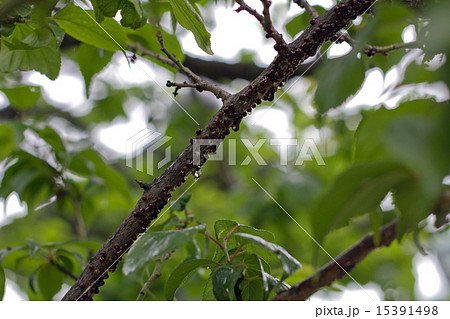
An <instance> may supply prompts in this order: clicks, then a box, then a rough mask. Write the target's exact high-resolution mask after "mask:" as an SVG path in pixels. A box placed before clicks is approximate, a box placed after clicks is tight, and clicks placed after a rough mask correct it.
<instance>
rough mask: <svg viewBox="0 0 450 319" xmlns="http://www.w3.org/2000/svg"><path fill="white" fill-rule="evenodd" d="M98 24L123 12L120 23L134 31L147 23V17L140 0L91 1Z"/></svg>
mask: <svg viewBox="0 0 450 319" xmlns="http://www.w3.org/2000/svg"><path fill="white" fill-rule="evenodd" d="M91 3H92V6H93V7H94V13H95V18H96V20H97V22H99V23H102V22H103V20H104V19H105V17H111V18H112V17H115V16H116V14H117V11H119V10H121V12H120V14H121V16H122V19H121V20H120V23H121V24H122V25H123V26H124V27H130V28H132V29H136V28H140V27H142V26H143V25H144V24H145V23H146V20H147V18H146V16H145V14H144V9H143V7H142V3H141V1H140V0H91Z"/></svg>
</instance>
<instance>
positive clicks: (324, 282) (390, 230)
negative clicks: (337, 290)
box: [274, 220, 397, 300]
mask: <svg viewBox="0 0 450 319" xmlns="http://www.w3.org/2000/svg"><path fill="white" fill-rule="evenodd" d="M396 227H397V221H396V220H394V221H393V222H391V223H389V224H387V225H386V226H384V227H383V228H382V229H381V231H380V234H381V238H380V241H379V243H376V242H375V240H374V235H373V234H370V235H367V236H365V237H364V238H363V239H362V240H361V241H360V242H358V243H357V244H356V245H354V246H352V247H351V248H350V249H348V250H347V251H345V252H343V253H342V254H341V255H339V256H338V257H336V259H335V261H336V262H335V261H334V260H333V261H331V262H329V263H328V264H326V265H325V266H323V267H322V268H320V269H319V270H318V271H317V272H316V273H315V274H314V275H312V276H310V277H308V278H307V279H305V280H304V281H302V282H301V283H299V284H297V285H295V286H293V287H292V288H290V289H288V290H285V291H282V292H280V293H279V294H278V295H276V296H275V298H274V300H306V299H308V298H309V297H311V295H312V294H314V293H315V292H317V291H318V290H319V289H321V288H323V287H326V286H329V285H331V284H332V283H333V282H334V281H336V280H338V279H340V278H342V277H344V276H345V275H346V273H345V272H344V269H345V271H346V272H350V271H351V270H352V269H353V268H354V267H355V266H356V265H357V264H358V263H359V262H361V261H362V260H363V259H364V258H365V257H366V256H367V255H368V254H369V253H370V252H372V251H373V250H375V249H376V248H379V247H382V246H389V245H390V244H391V243H392V242H393V241H394V240H395V238H396ZM342 268H344V269H342Z"/></svg>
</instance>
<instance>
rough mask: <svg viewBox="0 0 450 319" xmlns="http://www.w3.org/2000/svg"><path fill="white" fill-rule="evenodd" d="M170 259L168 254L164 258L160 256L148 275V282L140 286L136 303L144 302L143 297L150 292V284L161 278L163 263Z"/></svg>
mask: <svg viewBox="0 0 450 319" xmlns="http://www.w3.org/2000/svg"><path fill="white" fill-rule="evenodd" d="M169 258H170V253H167V254H165V255H164V256H162V257H161V258H160V259H158V260H157V261H156V263H155V268H154V269H153V273H152V274H151V275H150V277H149V278H148V280H147V281H146V282H145V284H144V285H143V286H142V289H141V291H139V294H138V296H137V298H136V301H141V300H144V298H145V295H146V294H147V293H148V291H149V290H150V286H151V285H152V283H153V282H154V281H155V280H156V279H158V278H159V277H161V272H160V271H161V267H162V264H163V262H164V261H166V260H167V259H169Z"/></svg>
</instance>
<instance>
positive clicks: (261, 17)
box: [236, 0, 287, 51]
mask: <svg viewBox="0 0 450 319" xmlns="http://www.w3.org/2000/svg"><path fill="white" fill-rule="evenodd" d="M236 3H237V4H239V8H237V9H236V12H241V11H247V12H248V13H250V14H251V15H252V16H254V17H255V18H256V20H258V21H259V23H261V25H262V26H263V28H264V31H265V32H266V38H273V39H274V40H275V42H276V43H277V44H276V47H275V49H276V50H277V51H279V50H280V49H287V45H286V41H284V39H283V35H282V34H281V33H279V32H278V31H277V30H276V29H275V27H274V26H273V24H272V19H271V18H270V6H271V5H272V1H270V0H261V3H262V5H263V14H260V13H258V12H257V11H256V10H255V9H253V8H252V7H250V6H249V5H247V4H246V3H245V1H244V0H236Z"/></svg>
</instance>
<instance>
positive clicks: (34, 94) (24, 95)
mask: <svg viewBox="0 0 450 319" xmlns="http://www.w3.org/2000/svg"><path fill="white" fill-rule="evenodd" d="M0 90H1V91H2V92H3V93H5V94H6V96H7V98H8V100H9V102H10V103H11V105H13V106H14V107H17V108H19V109H21V110H26V109H27V108H29V107H30V106H32V105H34V104H36V102H37V100H38V99H39V98H40V97H41V88H40V87H39V86H20V87H16V88H12V89H0Z"/></svg>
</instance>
